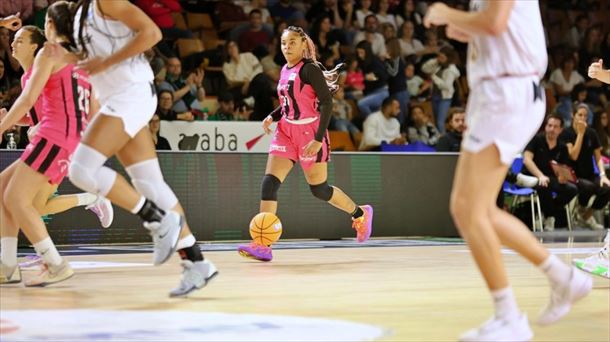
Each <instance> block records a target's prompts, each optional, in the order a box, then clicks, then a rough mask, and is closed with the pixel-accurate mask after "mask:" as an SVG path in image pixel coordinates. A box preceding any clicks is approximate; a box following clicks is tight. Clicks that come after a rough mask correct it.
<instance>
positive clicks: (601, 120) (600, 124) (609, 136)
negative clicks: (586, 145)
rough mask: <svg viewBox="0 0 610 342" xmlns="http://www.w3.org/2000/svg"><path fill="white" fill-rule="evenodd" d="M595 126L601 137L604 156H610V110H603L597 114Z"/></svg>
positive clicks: (594, 121)
mask: <svg viewBox="0 0 610 342" xmlns="http://www.w3.org/2000/svg"><path fill="white" fill-rule="evenodd" d="M593 127H594V128H595V132H596V133H597V136H598V137H599V142H600V144H601V146H602V151H601V152H602V156H604V157H606V158H610V124H609V120H608V111H605V112H601V113H599V115H596V116H595V119H594V120H593Z"/></svg>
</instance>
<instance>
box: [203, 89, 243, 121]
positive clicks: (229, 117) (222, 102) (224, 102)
mask: <svg viewBox="0 0 610 342" xmlns="http://www.w3.org/2000/svg"><path fill="white" fill-rule="evenodd" d="M250 113H252V111H249V110H247V109H246V107H245V106H241V107H240V108H239V109H236V108H235V101H234V100H233V94H231V93H230V92H227V91H225V92H222V93H220V95H218V109H217V110H216V113H214V114H212V115H210V116H209V117H208V120H209V121H236V120H237V121H246V120H248V118H249V116H250Z"/></svg>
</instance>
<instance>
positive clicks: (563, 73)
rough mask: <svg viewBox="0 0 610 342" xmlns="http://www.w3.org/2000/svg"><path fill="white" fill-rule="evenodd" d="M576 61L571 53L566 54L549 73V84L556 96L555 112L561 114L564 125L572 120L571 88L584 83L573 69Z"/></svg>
mask: <svg viewBox="0 0 610 342" xmlns="http://www.w3.org/2000/svg"><path fill="white" fill-rule="evenodd" d="M575 67H576V61H575V60H574V57H573V56H572V55H567V56H565V57H564V58H563V59H562V60H561V64H560V67H559V68H557V69H555V70H554V71H553V73H552V74H551V78H550V81H551V84H552V85H553V88H554V90H555V96H557V102H558V106H557V109H556V111H557V113H558V114H560V115H561V116H562V118H563V119H564V121H565V122H566V126H567V125H569V124H570V123H571V122H572V115H571V114H572V98H571V94H572V90H573V89H574V86H576V85H577V84H580V83H584V82H585V79H584V78H583V77H582V75H580V74H579V73H578V71H576V70H575Z"/></svg>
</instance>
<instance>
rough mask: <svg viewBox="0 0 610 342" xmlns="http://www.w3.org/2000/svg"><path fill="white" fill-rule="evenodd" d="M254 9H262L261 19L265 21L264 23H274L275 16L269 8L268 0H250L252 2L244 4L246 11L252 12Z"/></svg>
mask: <svg viewBox="0 0 610 342" xmlns="http://www.w3.org/2000/svg"><path fill="white" fill-rule="evenodd" d="M254 9H257V10H259V11H261V20H262V21H263V24H270V25H273V18H272V17H271V13H269V10H268V9H267V0H250V3H249V4H246V5H245V6H244V12H245V13H250V12H252V10H254Z"/></svg>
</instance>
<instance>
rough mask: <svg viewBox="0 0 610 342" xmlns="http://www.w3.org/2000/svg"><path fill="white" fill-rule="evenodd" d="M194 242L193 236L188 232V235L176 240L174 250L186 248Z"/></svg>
mask: <svg viewBox="0 0 610 342" xmlns="http://www.w3.org/2000/svg"><path fill="white" fill-rule="evenodd" d="M195 242H197V241H196V240H195V237H194V236H193V234H189V236H187V237H185V238H182V239H180V240H178V245H177V246H176V250H180V249H183V248H187V247H192V246H193V245H194V244H195Z"/></svg>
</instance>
